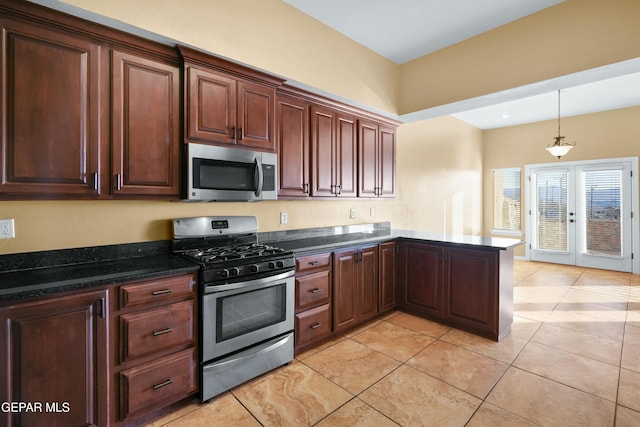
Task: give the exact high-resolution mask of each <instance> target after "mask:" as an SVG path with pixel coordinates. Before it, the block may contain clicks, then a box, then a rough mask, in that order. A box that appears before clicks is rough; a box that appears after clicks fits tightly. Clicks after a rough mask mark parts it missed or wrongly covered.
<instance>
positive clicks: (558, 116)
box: [558, 89, 560, 137]
mask: <svg viewBox="0 0 640 427" xmlns="http://www.w3.org/2000/svg"><path fill="white" fill-rule="evenodd" d="M559 136H560V89H558V137H559Z"/></svg>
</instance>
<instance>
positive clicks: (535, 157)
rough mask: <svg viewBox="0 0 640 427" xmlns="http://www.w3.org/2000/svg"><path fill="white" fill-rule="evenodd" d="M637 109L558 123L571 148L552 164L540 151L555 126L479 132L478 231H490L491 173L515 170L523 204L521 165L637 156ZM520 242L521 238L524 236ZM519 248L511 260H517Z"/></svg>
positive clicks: (639, 128)
mask: <svg viewBox="0 0 640 427" xmlns="http://www.w3.org/2000/svg"><path fill="white" fill-rule="evenodd" d="M639 117H640V107H634V108H625V109H620V110H613V111H606V112H602V113H595V114H585V115H582V116H575V117H566V118H562V121H561V125H562V135H564V136H565V137H566V141H568V142H572V141H575V142H576V147H575V148H574V149H573V150H571V151H570V152H569V154H567V155H566V156H564V157H563V158H562V159H560V160H557V159H556V158H555V157H553V156H551V155H550V154H549V153H548V152H547V151H546V150H545V149H544V148H545V147H546V146H547V145H549V144H551V143H553V138H554V136H556V135H557V134H558V133H557V132H558V128H557V126H558V122H557V120H548V121H544V122H539V123H532V124H527V125H521V126H511V127H506V128H501V129H494V130H489V131H485V132H484V134H483V147H484V149H483V156H484V159H485V160H484V165H483V169H484V172H483V175H484V192H483V193H484V198H483V202H484V203H483V205H484V230H483V234H486V235H489V234H490V231H491V228H492V224H491V222H492V218H493V216H492V209H493V205H492V200H491V198H492V189H491V170H492V169H495V168H508V167H519V168H521V170H522V176H521V181H522V190H523V191H522V196H523V198H524V182H525V181H524V180H525V176H524V166H525V165H527V164H539V163H551V164H558V163H561V162H563V161H577V160H594V159H608V158H616V157H637V156H640V120H639V119H638V118H639ZM521 212H522V218H521V220H522V221H521V223H522V228H523V231H524V228H525V213H526V212H527V204H526V200H523V203H522V209H521ZM525 237H526V236H525ZM524 252H525V248H524V246H521V247H519V248H517V251H516V255H519V256H523V255H524Z"/></svg>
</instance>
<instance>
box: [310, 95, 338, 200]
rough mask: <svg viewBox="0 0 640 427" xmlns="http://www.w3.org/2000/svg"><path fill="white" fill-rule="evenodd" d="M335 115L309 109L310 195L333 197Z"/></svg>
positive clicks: (329, 111)
mask: <svg viewBox="0 0 640 427" xmlns="http://www.w3.org/2000/svg"><path fill="white" fill-rule="evenodd" d="M335 121H336V117H335V113H334V112H333V111H332V110H329V109H327V108H322V107H316V106H313V107H311V176H312V179H311V195H312V196H334V191H335V185H336V184H335V178H334V177H335V157H336V156H335Z"/></svg>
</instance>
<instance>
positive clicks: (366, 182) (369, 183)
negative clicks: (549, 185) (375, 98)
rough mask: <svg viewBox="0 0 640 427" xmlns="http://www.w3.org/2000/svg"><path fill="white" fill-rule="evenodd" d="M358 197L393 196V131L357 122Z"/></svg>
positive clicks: (365, 122)
mask: <svg viewBox="0 0 640 427" xmlns="http://www.w3.org/2000/svg"><path fill="white" fill-rule="evenodd" d="M358 137H359V138H358V153H359V159H358V160H359V161H358V166H359V189H358V195H359V196H360V197H394V196H395V177H396V174H395V172H396V171H395V166H396V141H395V129H393V128H390V127H385V126H382V125H380V124H378V123H375V122H371V121H365V120H360V121H359V123H358Z"/></svg>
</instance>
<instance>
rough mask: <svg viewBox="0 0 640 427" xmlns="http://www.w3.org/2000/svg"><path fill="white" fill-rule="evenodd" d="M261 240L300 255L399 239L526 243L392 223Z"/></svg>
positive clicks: (493, 246)
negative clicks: (399, 226) (399, 227)
mask: <svg viewBox="0 0 640 427" xmlns="http://www.w3.org/2000/svg"><path fill="white" fill-rule="evenodd" d="M259 238H260V241H261V242H264V243H270V244H273V245H274V246H278V247H281V248H283V249H288V250H291V251H293V252H294V253H295V254H296V255H301V254H303V253H311V252H317V251H322V250H327V251H332V250H337V249H342V248H348V247H354V246H362V245H367V244H376V243H382V242H386V241H390V240H395V239H410V240H419V241H422V242H433V243H439V244H445V245H451V246H472V247H474V248H478V249H485V250H506V249H509V248H512V247H516V246H519V245H521V244H524V241H522V240H518V239H509V238H495V237H483V236H468V235H453V234H444V233H434V232H425V231H413V230H393V229H391V227H390V223H388V222H384V223H374V224H362V225H353V226H340V227H322V228H311V229H302V230H289V231H283V232H271V233H261V234H260V236H259Z"/></svg>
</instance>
